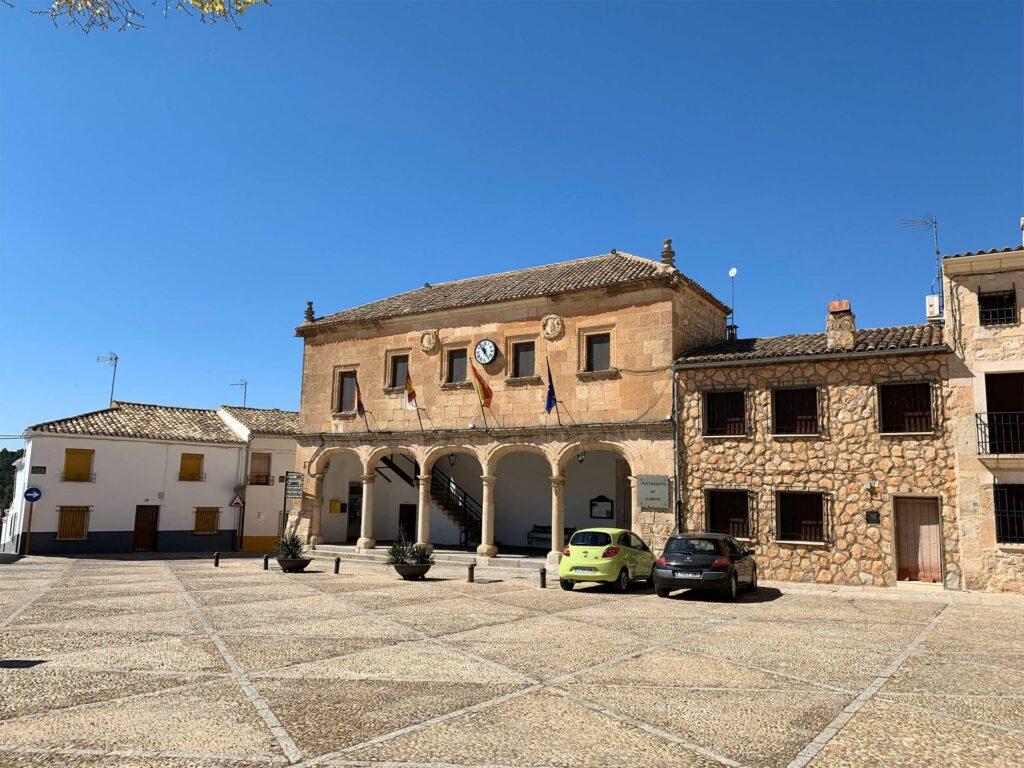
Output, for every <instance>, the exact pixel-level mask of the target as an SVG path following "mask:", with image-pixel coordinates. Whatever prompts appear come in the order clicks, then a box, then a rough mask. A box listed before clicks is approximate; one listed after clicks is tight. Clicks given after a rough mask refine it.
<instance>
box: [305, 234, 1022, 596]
mask: <svg viewBox="0 0 1024 768" xmlns="http://www.w3.org/2000/svg"><path fill="white" fill-rule="evenodd" d="M943 273H944V296H943V298H944V304H945V312H944V313H940V312H939V311H938V307H939V306H940V305H939V297H930V298H931V302H930V304H929V306H930V310H929V317H928V318H927V319H928V322H926V323H923V324H920V325H913V326H899V327H888V328H874V329H866V330H865V329H859V328H857V326H856V319H855V316H854V313H853V310H852V307H851V304H850V302H849V301H846V300H840V301H835V302H831V303H830V304H829V306H828V308H827V312H826V313H825V314H826V320H825V327H824V329H823V330H822V331H821V332H817V333H809V334H799V335H793V336H782V337H774V338H748V339H742V338H736V333H735V330H736V329H735V327H734V326H730V325H727V323H728V317H729V312H730V309H729V307H728V306H727V305H725V304H724V303H722V302H721V301H719V300H718V299H716V298H715V297H714V296H712V295H711V294H710V293H709V292H708V291H706V290H705V289H703V288H702V287H700V286H699V285H697V284H696V283H694V282H693V281H692V280H691V279H689V278H687V277H686V276H685V275H684V274H683V273H682V272H680V271H679V270H678V269H677V268H676V265H675V253H674V252H673V250H672V247H671V241H666V242H665V246H664V249H663V251H662V254H661V258H660V260H658V261H654V260H650V259H646V258H642V257H639V256H634V255H631V254H626V253H619V252H615V251H612V252H611V253H607V254H603V255H600V256H593V257H589V258H583V259H577V260H574V261H566V262H561V263H558V264H551V265H547V266H541V267H533V268H528V269H523V270H518V271H515V272H507V273H503V274H496V275H488V276H484V277H475V278H470V279H466V280H459V281H455V282H449V283H442V284H437V285H430V284H427V285H425V286H424V287H423V288H419V289H416V290H414V291H410V292H408V293H404V294H400V295H397V296H393V297H390V298H386V299H383V300H381V301H377V302H373V303H370V304H366V305H363V306H360V307H356V308H353V309H348V310H344V311H341V312H338V313H336V314H330V315H326V316H321V317H317V316H316V315H315V313H314V312H313V308H312V304H310V305H309V306H308V308H307V313H306V321H305V322H304V323H303V324H302V325H300V326H299V327H298V328H297V329H296V333H297V335H298V336H300V337H302V339H303V341H304V358H303V372H302V403H301V415H300V423H299V435H298V446H299V447H298V454H297V469H299V470H300V471H302V472H303V473H304V474H305V477H306V480H305V489H304V496H303V499H302V500H301V502H300V503H296V504H295V506H294V508H293V509H292V511H291V518H290V525H291V527H292V528H293V529H295V530H298V531H299V532H300V533H301V534H302V535H303V536H305V537H306V539H307V540H308V541H309V542H311V543H313V544H319V543H344V542H354V543H356V544H357V546H358V547H359V548H360V549H372V548H374V547H375V546H377V543H378V542H382V541H393V540H397V539H400V538H405V539H407V540H410V541H411V540H416V541H420V542H428V543H432V544H435V545H449V546H462V547H474V548H475V549H476V552H477V554H478V557H479V558H480V559H481V560H482V561H483V562H487V561H488V559H490V558H493V557H495V556H496V555H498V553H499V552H500V551H502V550H516V551H519V550H522V551H527V550H535V551H537V550H539V551H543V552H546V553H547V558H548V560H549V562H551V563H557V561H558V559H559V557H560V556H561V550H562V548H563V546H564V542H565V540H566V537H567V536H568V535H571V533H572V531H574V530H576V529H578V528H583V527H592V526H602V525H619V526H623V527H631V528H632V529H633V530H634V531H636V532H637V533H638V534H640V535H641V536H642V537H644V538H646V539H647V540H648V541H649V543H650V544H651V545H652V546H653V547H654V548H655V549H660V547H661V546H662V545H663V542H664V540H665V538H666V537H667V536H668V535H669V534H670V533H672V532H673V531H676V530H712V531H722V532H726V533H730V534H732V535H734V536H737V537H738V538H741V539H745V540H747V541H749V542H750V545H751V546H752V547H753V548H754V549H755V550H756V551H757V553H758V555H757V558H758V563H759V567H760V569H761V574H762V576H763V577H764V578H769V579H771V578H778V579H792V580H802V581H817V582H827V583H836V584H853V585H856V584H873V585H880V586H881V585H892V584H895V583H896V582H897V581H901V580H910V581H922V582H932V583H936V584H944V585H945V586H946V587H947V588H949V589H958V588H964V587H966V588H977V589H1005V590H1016V591H1021V590H1024V348H1022V341H1024V330H1022V327H1021V321H1020V304H1021V293H1020V292H1019V291H1018V290H1017V289H1016V284H1017V283H1018V282H1021V283H1022V284H1024V248H1021V247H1017V248H1008V249H1005V250H1003V251H998V252H994V251H993V252H988V253H977V254H970V253H968V254H963V255H956V256H950V257H947V258H945V259H944V260H943ZM823 308H824V307H823ZM549 385H552V386H553V388H554V397H553V400H557V407H556V408H552V409H551V410H550V412H549V411H548V409H547V407H546V406H547V405H550V404H552V403H549ZM410 390H412V391H414V393H415V398H414V402H413V401H412V400H411V399H410V395H409V391H410ZM478 390H480V391H478ZM488 394H489V399H490V407H488V408H484V407H483V406H482V405H481V397H486V396H488Z"/></svg>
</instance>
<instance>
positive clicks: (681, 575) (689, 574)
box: [673, 571, 700, 579]
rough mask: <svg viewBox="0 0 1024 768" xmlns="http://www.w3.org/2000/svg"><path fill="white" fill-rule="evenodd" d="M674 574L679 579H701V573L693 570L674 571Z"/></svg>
mask: <svg viewBox="0 0 1024 768" xmlns="http://www.w3.org/2000/svg"><path fill="white" fill-rule="evenodd" d="M673 575H674V576H675V577H676V578H677V579H699V578H700V574H699V573H694V572H693V571H675V573H673Z"/></svg>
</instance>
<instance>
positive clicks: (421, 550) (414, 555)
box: [387, 541, 434, 580]
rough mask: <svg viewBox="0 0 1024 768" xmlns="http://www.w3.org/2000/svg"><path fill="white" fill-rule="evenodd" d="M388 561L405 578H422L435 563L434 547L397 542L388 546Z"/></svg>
mask: <svg viewBox="0 0 1024 768" xmlns="http://www.w3.org/2000/svg"><path fill="white" fill-rule="evenodd" d="M387 563H388V565H390V566H392V567H393V568H394V569H395V570H396V571H397V572H398V575H399V576H401V577H402V578H403V579H406V580H409V579H422V578H423V577H424V576H426V574H427V571H429V570H430V566H432V565H433V564H434V548H433V547H432V546H430V545H429V544H407V543H406V542H405V541H401V542H397V543H395V544H392V545H391V546H390V547H389V548H388V559H387Z"/></svg>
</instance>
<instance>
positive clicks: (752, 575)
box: [747, 566, 757, 592]
mask: <svg viewBox="0 0 1024 768" xmlns="http://www.w3.org/2000/svg"><path fill="white" fill-rule="evenodd" d="M747 589H749V590H750V591H751V592H757V566H754V568H753V569H752V570H751V571H750V585H749V586H748V587H747Z"/></svg>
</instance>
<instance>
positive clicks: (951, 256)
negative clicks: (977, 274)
mask: <svg viewBox="0 0 1024 768" xmlns="http://www.w3.org/2000/svg"><path fill="white" fill-rule="evenodd" d="M1020 250H1024V246H1020V245H1015V246H1012V247H1009V248H990V249H989V250H987V251H986V250H985V249H982V250H980V251H965V252H963V253H950V254H947V255H945V256H943V257H942V258H944V259H959V258H962V257H964V256H982V255H984V254H988V253H1012V252H1013V251H1020Z"/></svg>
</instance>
